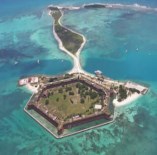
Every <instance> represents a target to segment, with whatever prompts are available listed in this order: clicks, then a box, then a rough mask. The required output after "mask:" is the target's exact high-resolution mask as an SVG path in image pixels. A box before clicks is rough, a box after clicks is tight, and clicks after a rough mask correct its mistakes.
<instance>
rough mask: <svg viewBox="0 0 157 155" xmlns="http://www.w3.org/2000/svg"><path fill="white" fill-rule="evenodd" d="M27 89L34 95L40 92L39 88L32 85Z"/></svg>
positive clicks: (28, 85) (27, 86)
mask: <svg viewBox="0 0 157 155" xmlns="http://www.w3.org/2000/svg"><path fill="white" fill-rule="evenodd" d="M25 87H26V88H27V89H28V90H29V91H30V92H32V93H37V92H38V88H39V86H37V87H33V86H32V85H31V84H29V83H28V84H26V85H25Z"/></svg>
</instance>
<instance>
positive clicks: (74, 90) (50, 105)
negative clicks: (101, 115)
mask: <svg viewBox="0 0 157 155" xmlns="http://www.w3.org/2000/svg"><path fill="white" fill-rule="evenodd" d="M95 104H102V100H101V94H99V93H98V92H97V91H95V90H94V89H92V88H90V87H89V86H87V85H85V84H82V83H80V82H76V83H71V84H68V85H62V86H58V87H55V88H50V89H48V90H46V91H45V92H44V93H43V96H42V97H41V98H40V100H39V103H38V105H40V108H42V109H44V110H48V114H53V115H55V116H56V117H57V118H58V119H60V120H64V121H67V120H69V119H70V118H72V117H73V116H76V115H79V116H83V115H84V116H88V115H90V114H93V113H94V112H95V109H94V105H95Z"/></svg>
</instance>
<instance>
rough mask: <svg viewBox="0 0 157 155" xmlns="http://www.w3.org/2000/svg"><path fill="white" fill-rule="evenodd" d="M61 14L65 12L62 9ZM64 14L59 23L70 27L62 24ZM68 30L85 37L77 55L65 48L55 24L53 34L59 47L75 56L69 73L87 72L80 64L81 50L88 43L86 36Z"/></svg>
mask: <svg viewBox="0 0 157 155" xmlns="http://www.w3.org/2000/svg"><path fill="white" fill-rule="evenodd" d="M60 11H61V10H60ZM61 14H62V16H63V12H62V11H61ZM62 16H61V17H60V19H59V20H58V22H59V24H60V25H61V26H62V27H64V28H66V29H68V28H67V27H65V26H63V25H62V24H61V18H62ZM68 30H69V31H71V32H73V33H76V34H78V35H81V36H82V37H83V43H82V44H81V46H80V48H79V49H78V51H77V52H76V55H74V54H72V53H71V52H69V51H68V50H66V49H65V48H64V46H63V44H62V41H61V40H60V38H59V37H58V35H57V34H56V32H55V28H54V26H53V34H54V36H55V38H56V40H57V41H58V43H59V48H60V49H61V50H62V51H64V52H66V53H67V54H68V55H69V56H71V57H72V58H73V60H74V66H73V68H72V70H71V71H70V72H69V73H86V72H85V71H84V70H83V69H82V68H81V65H80V52H81V50H82V48H83V47H84V45H85V43H86V38H85V37H84V36H83V35H82V34H79V33H77V32H74V31H73V30H70V29H68Z"/></svg>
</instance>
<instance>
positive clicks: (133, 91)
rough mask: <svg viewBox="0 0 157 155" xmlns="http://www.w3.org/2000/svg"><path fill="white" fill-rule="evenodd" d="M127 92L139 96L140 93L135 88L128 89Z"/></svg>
mask: <svg viewBox="0 0 157 155" xmlns="http://www.w3.org/2000/svg"><path fill="white" fill-rule="evenodd" d="M129 90H130V91H131V92H132V93H138V94H140V91H139V90H137V89H135V88H129Z"/></svg>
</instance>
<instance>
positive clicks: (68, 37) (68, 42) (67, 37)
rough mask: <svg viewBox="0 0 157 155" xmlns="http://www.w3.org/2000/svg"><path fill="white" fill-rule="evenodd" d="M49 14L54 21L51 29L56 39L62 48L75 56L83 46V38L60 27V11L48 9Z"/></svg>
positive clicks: (56, 8)
mask: <svg viewBox="0 0 157 155" xmlns="http://www.w3.org/2000/svg"><path fill="white" fill-rule="evenodd" d="M48 9H49V11H50V12H49V14H50V15H51V16H52V17H53V19H54V24H53V29H54V33H55V35H56V37H57V38H58V39H59V40H60V41H61V43H62V45H63V46H64V48H65V49H66V50H67V51H69V52H70V53H72V54H74V55H75V54H76V53H77V52H78V50H79V49H80V47H81V46H82V44H84V37H83V36H82V35H80V34H79V33H76V32H74V31H72V30H70V29H69V28H66V27H64V26H62V24H61V22H60V20H61V17H62V16H63V12H62V10H60V9H59V8H58V7H52V6H51V7H49V8H48Z"/></svg>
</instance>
